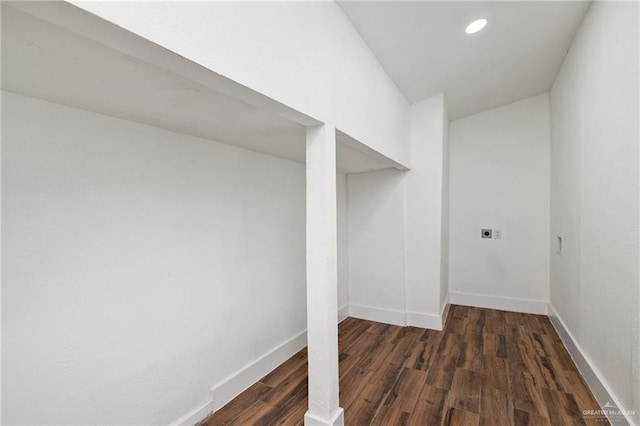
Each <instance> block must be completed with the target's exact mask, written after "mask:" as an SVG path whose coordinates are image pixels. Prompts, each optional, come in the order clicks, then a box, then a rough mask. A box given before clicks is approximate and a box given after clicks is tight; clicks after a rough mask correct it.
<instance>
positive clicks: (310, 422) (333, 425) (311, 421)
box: [304, 407, 344, 426]
mask: <svg viewBox="0 0 640 426" xmlns="http://www.w3.org/2000/svg"><path fill="white" fill-rule="evenodd" d="M304 426H344V409H342V408H341V407H338V408H337V409H336V410H335V412H334V413H333V415H332V416H331V418H330V419H321V418H319V417H317V416H314V415H313V414H311V413H309V411H307V412H306V413H305V415H304Z"/></svg>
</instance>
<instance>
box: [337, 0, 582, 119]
mask: <svg viewBox="0 0 640 426" xmlns="http://www.w3.org/2000/svg"><path fill="white" fill-rule="evenodd" d="M338 4H339V5H340V7H341V8H342V10H343V11H344V12H345V14H346V15H347V17H348V18H349V19H350V20H351V22H352V23H353V25H354V26H355V28H356V29H357V30H358V31H359V33H360V34H361V36H362V38H363V39H364V40H365V42H366V43H367V44H368V45H369V47H370V48H371V50H372V51H373V53H374V54H375V55H376V56H377V57H378V59H379V60H380V62H381V63H382V66H383V67H384V68H385V70H386V71H387V73H388V74H389V76H390V77H391V79H392V80H393V81H394V82H395V83H396V85H397V86H398V87H399V89H400V90H401V91H402V93H403V94H404V95H405V97H406V98H407V99H408V100H409V101H410V102H411V103H414V102H416V101H419V100H422V99H426V98H429V97H431V96H434V95H436V94H438V93H445V97H446V101H447V107H448V110H449V118H450V119H452V120H455V119H458V118H462V117H465V116H468V115H472V114H475V113H478V112H481V111H484V110H487V109H491V108H494V107H497V106H500V105H504V104H507V103H510V102H513V101H516V100H519V99H522V98H526V97H528V96H533V95H536V94H539V93H542V92H545V91H547V90H549V89H550V88H551V85H552V84H553V80H554V79H555V76H556V74H557V73H558V70H559V69H560V66H561V65H562V60H563V58H564V56H565V54H566V52H567V50H568V48H569V46H570V45H571V41H572V40H573V36H574V34H575V32H576V30H577V29H578V26H579V25H580V23H581V22H582V19H583V17H584V15H585V13H586V11H587V9H588V7H589V2H585V1H495V2H487V1H467V2H458V1H415V2H404V1H339V3H338ZM478 18H486V19H487V20H488V24H487V26H486V27H485V29H484V30H482V31H480V32H479V33H476V34H473V35H467V34H466V33H465V31H464V30H465V28H466V26H467V25H468V24H469V23H471V22H472V21H474V20H475V19H478Z"/></svg>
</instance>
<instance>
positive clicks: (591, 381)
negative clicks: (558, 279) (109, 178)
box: [549, 303, 637, 425]
mask: <svg viewBox="0 0 640 426" xmlns="http://www.w3.org/2000/svg"><path fill="white" fill-rule="evenodd" d="M549 319H550V320H551V324H553V327H554V328H555V329H556V331H557V332H558V335H559V336H560V339H562V343H564V346H565V347H566V348H567V351H568V352H569V354H570V355H571V358H573V361H574V362H575V363H576V366H577V367H578V370H579V371H580V374H582V377H584V380H585V381H586V382H587V384H588V385H589V387H590V388H591V392H592V393H593V395H594V396H595V397H596V400H597V401H598V403H599V404H600V406H601V407H603V406H604V405H605V404H607V403H609V404H613V405H615V406H616V408H615V410H616V411H617V410H620V411H621V412H623V413H627V412H628V411H627V410H626V409H625V407H623V406H622V404H620V400H619V399H618V398H617V397H616V395H615V394H614V393H613V392H612V391H611V388H610V387H609V385H608V384H607V382H606V381H605V380H604V377H602V374H601V373H600V372H599V370H598V369H597V368H596V367H595V366H594V365H593V362H592V361H591V360H590V358H589V357H588V356H587V355H586V354H585V353H584V351H583V350H582V348H581V347H580V345H579V344H578V342H577V340H576V339H575V337H574V336H573V334H572V333H571V331H569V329H568V328H567V327H566V324H565V322H564V321H563V320H562V318H561V317H560V315H558V311H556V309H555V308H554V307H553V305H552V304H551V303H549ZM603 410H604V411H607V409H606V408H605V409H603ZM636 410H637V409H636ZM607 417H609V421H610V422H611V424H614V425H629V424H631V425H633V424H634V423H633V419H632V418H631V417H630V416H624V417H623V416H619V415H614V416H607Z"/></svg>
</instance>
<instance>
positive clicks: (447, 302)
mask: <svg viewBox="0 0 640 426" xmlns="http://www.w3.org/2000/svg"><path fill="white" fill-rule="evenodd" d="M450 308H451V294H449V293H447V298H446V299H444V303H443V304H442V309H441V310H440V318H442V329H444V326H445V324H446V323H447V318H449V309H450Z"/></svg>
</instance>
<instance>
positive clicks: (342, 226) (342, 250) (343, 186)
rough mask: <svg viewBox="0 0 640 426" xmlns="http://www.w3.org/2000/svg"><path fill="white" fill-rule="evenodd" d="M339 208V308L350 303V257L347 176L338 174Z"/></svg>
mask: <svg viewBox="0 0 640 426" xmlns="http://www.w3.org/2000/svg"><path fill="white" fill-rule="evenodd" d="M336 186H337V208H338V309H340V308H344V307H346V306H347V305H348V304H349V290H348V288H349V287H348V285H349V282H348V280H349V260H348V259H349V258H348V252H347V250H348V247H347V241H348V239H347V176H346V175H345V174H342V173H338V175H337V176H336Z"/></svg>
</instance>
